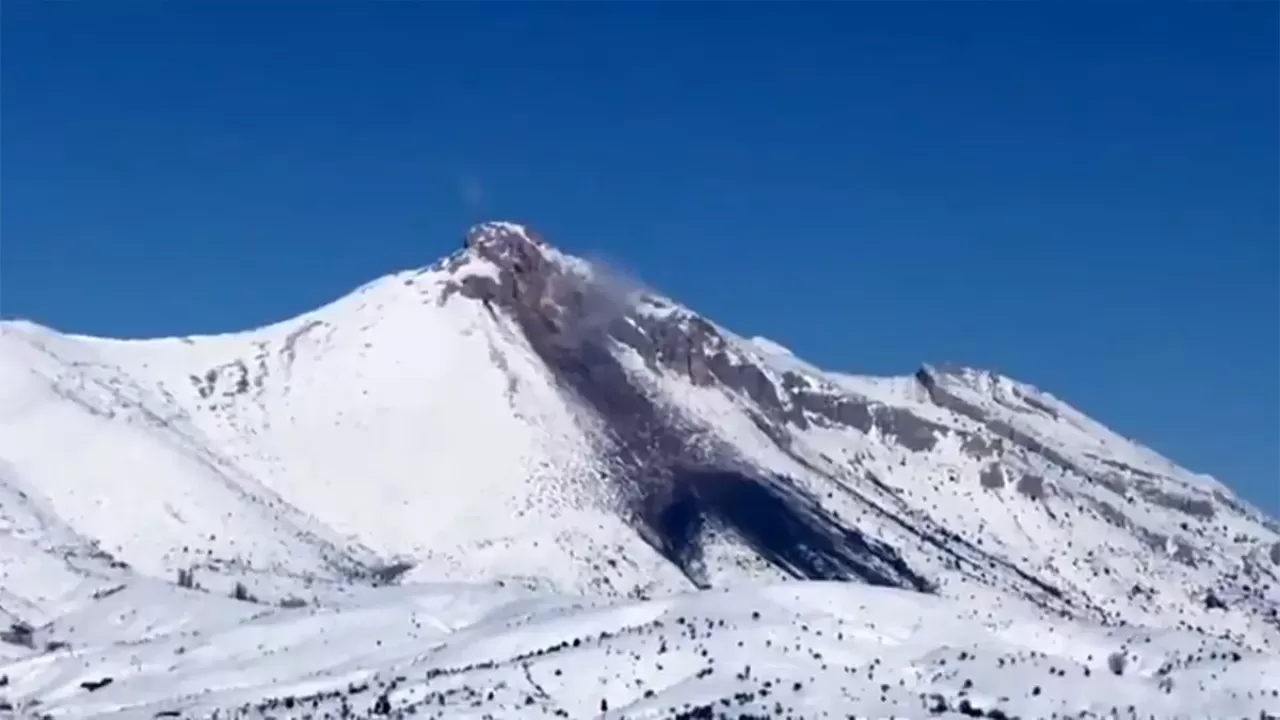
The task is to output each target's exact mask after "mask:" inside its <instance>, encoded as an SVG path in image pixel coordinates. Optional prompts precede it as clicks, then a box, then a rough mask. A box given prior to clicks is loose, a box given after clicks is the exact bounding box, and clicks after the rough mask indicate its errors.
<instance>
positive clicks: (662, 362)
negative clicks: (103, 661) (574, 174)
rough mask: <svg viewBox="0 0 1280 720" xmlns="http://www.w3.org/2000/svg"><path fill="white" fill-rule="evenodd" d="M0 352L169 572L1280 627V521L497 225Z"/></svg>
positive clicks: (973, 382)
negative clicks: (733, 328)
mask: <svg viewBox="0 0 1280 720" xmlns="http://www.w3.org/2000/svg"><path fill="white" fill-rule="evenodd" d="M0 363H2V364H0V369H3V372H4V375H3V376H2V377H0V387H3V388H5V390H4V392H5V395H3V396H2V397H0V458H3V459H4V460H5V461H6V462H7V463H8V467H10V468H12V471H11V472H10V473H7V474H6V476H5V478H10V477H12V478H13V481H12V482H13V483H17V482H19V481H21V482H22V483H23V484H24V486H28V487H31V488H34V489H36V490H38V492H39V493H40V495H41V496H42V497H43V498H45V501H46V502H47V504H48V506H49V507H50V508H52V510H51V512H53V513H54V514H56V517H58V518H60V519H61V521H63V522H65V523H66V525H67V526H68V527H69V528H72V529H74V532H75V533H77V534H78V536H82V537H84V538H88V540H87V542H90V543H92V542H94V541H97V542H98V543H100V545H101V547H102V549H103V550H104V551H106V552H109V553H111V555H112V557H113V558H114V559H116V560H117V562H125V563H129V564H131V565H133V566H135V567H137V568H139V569H140V570H142V571H144V572H146V573H149V574H152V575H155V576H158V577H166V578H167V577H172V576H174V574H175V573H176V571H177V570H178V569H180V568H187V567H192V566H195V567H197V568H198V575H199V576H200V577H208V578H210V579H209V580H208V582H209V583H213V584H216V583H217V582H219V580H218V578H224V577H226V578H232V577H234V578H236V579H241V580H245V579H247V580H248V581H250V582H251V584H252V586H253V590H254V592H255V593H257V594H259V595H262V596H264V597H282V596H283V595H285V594H297V593H305V592H307V591H308V590H307V588H306V585H307V584H308V583H310V584H312V585H314V584H315V583H321V584H323V583H332V582H337V581H346V580H348V579H355V580H360V579H369V580H371V581H372V580H377V579H379V578H381V579H386V578H388V577H390V576H391V575H394V574H397V573H400V572H401V571H407V572H406V573H405V574H404V575H403V577H402V580H407V581H412V580H416V579H423V580H431V581H440V580H466V581H477V580H478V581H492V580H499V581H504V582H518V583H522V584H526V585H531V586H541V587H546V588H550V589H555V590H559V591H567V592H589V593H603V594H613V595H631V596H637V597H640V596H649V595H654V594H659V593H669V592H672V591H680V590H685V589H689V588H692V587H707V586H713V587H714V586H730V585H735V584H741V583H744V582H749V581H753V580H757V579H762V578H771V579H781V578H809V579H838V580H853V581H857V582H860V583H866V584H873V585H883V586H889V587H895V588H906V589H911V590H917V591H922V592H925V593H933V594H940V595H944V596H948V597H951V598H955V599H959V600H962V601H966V602H972V603H975V604H976V605H977V606H979V607H981V608H983V612H986V613H990V614H992V615H993V616H999V615H1000V614H1002V613H1005V612H1017V613H1020V612H1028V611H1030V610H1033V609H1034V610H1038V611H1045V612H1049V613H1052V614H1055V615H1061V616H1064V617H1069V618H1074V619H1080V620H1088V621H1093V622H1098V623H1102V624H1105V625H1122V624H1139V625H1147V626H1153V627H1180V628H1184V629H1188V630H1191V631H1196V630H1197V629H1198V630H1199V631H1202V632H1207V633H1212V634H1225V635H1227V636H1229V637H1231V638H1234V639H1235V641H1238V642H1241V643H1244V644H1246V645H1248V646H1256V647H1260V648H1261V647H1265V646H1268V645H1270V644H1272V643H1276V642H1277V641H1278V640H1280V631H1277V622H1278V621H1277V618H1276V615H1275V608H1276V606H1277V603H1280V589H1278V586H1280V583H1278V582H1277V574H1278V573H1280V545H1277V543H1278V542H1280V535H1278V534H1277V528H1276V525H1275V524H1274V523H1273V522H1272V521H1270V520H1268V519H1267V518H1265V517H1263V516H1261V515H1260V514H1259V513H1258V512H1257V511H1256V510H1254V509H1252V508H1250V507H1248V506H1247V505H1246V504H1244V503H1242V502H1241V501H1239V500H1238V499H1237V498H1235V496H1234V495H1232V494H1231V492H1230V491H1229V490H1228V489H1227V488H1225V487H1224V486H1222V485H1220V484H1219V483H1217V482H1215V481H1213V480H1212V479H1209V478H1206V477H1204V476H1200V475H1196V474H1193V473H1190V472H1188V471H1185V470H1183V469H1181V468H1179V467H1178V466H1176V465H1175V464H1173V463H1172V462H1170V461H1168V460H1166V459H1164V458H1161V457H1159V456H1158V455H1156V454H1155V453H1152V452H1150V451H1149V450H1146V449H1145V448H1142V447H1141V446H1139V445H1137V444H1135V443H1133V442H1131V441H1129V440H1126V439H1124V438H1121V437H1118V436H1117V435H1115V434H1113V433H1111V432H1109V431H1108V430H1106V429H1105V428H1103V427H1101V426H1100V425H1098V424H1097V423H1095V422H1093V421H1091V420H1089V419H1088V418H1087V417H1085V416H1083V415H1082V414H1080V413H1079V412H1077V411H1075V410H1073V409H1071V408H1070V407H1068V406H1066V405H1065V404H1063V403H1062V402H1060V401H1058V400H1056V399H1055V398H1053V397H1051V396H1049V395H1048V394H1046V393H1042V392H1040V391H1038V390H1036V389H1034V388H1031V387H1029V386H1027V385H1024V384H1020V383H1017V382H1015V381H1013V380H1010V379H1008V378H1004V377H1000V376H996V375H993V374H991V373H986V372H982V371H977V370H971V369H944V368H933V367H925V368H922V369H921V370H920V371H919V372H917V373H916V374H915V375H912V376H905V377H900V378H866V377H857V376H850V375H842V374H835V373H829V372H824V371H822V370H819V369H817V368H814V367H812V366H810V365H808V364H806V363H804V362H803V361H801V360H799V359H797V358H795V357H794V356H792V355H791V354H790V353H789V352H787V351H786V350H785V349H783V348H780V347H779V346H777V345H776V344H774V343H771V342H768V341H765V340H762V339H746V338H743V337H739V336H737V335H734V334H733V333H731V332H729V331H728V330H726V329H724V328H721V327H719V326H717V325H715V324H714V323H712V322H710V321H708V320H707V319H705V318H702V317H700V316H698V315H697V314H696V313H694V312H692V311H691V310H689V309H688V308H684V307H682V306H680V305H678V304H676V303H674V302H672V301H670V300H669V299H666V298H663V297H660V296H658V295H656V294H653V293H651V292H647V291H644V290H643V289H640V288H635V287H631V286H628V285H627V284H625V283H621V282H619V281H617V280H616V279H614V278H611V277H609V276H608V275H607V274H606V273H604V272H602V271H601V270H600V269H599V268H596V267H592V266H591V265H589V264H587V263H584V262H582V261H580V260H577V259H575V258H572V257H569V256H566V255H564V254H562V253H560V252H558V251H556V250H555V249H553V248H551V247H549V246H548V245H546V244H545V243H544V242H543V241H542V240H541V239H539V238H538V237H537V236H536V235H534V234H533V233H531V232H530V231H528V230H527V229H525V228H523V227H521V226H517V225H512V224H509V223H488V224H484V225H481V226H477V227H476V228H473V229H472V230H471V231H470V232H469V233H468V235H467V237H466V241H465V243H464V247H463V248H462V249H460V250H459V251H458V252H457V253H455V254H454V255H452V256H450V257H448V258H445V259H444V260H442V261H440V262H438V263H436V264H435V265H433V266H431V267H429V268H425V269H421V270H415V271H409V272H403V273H398V274H395V275H392V276H388V277H385V278H381V279H379V280H376V281H374V282H372V283H370V284H368V285H366V286H364V287H362V288H360V289H359V290H357V291H356V292H355V293H353V294H351V295H349V296H347V297H345V298H342V299H340V300H338V301H336V302H334V303H332V304H331V305H328V306H326V307H323V308H320V309H318V310H316V311H314V312H311V313H307V314H306V315H303V316H301V317H299V318H296V319H292V320H288V321H285V322H282V323H279V324H277V325H274V326H271V327H267V328H262V329H259V330H253V331H249V332H245V333H237V334H231V335H224V336H216V337H190V338H171V339H160V340H141V341H121V340H105V339H99V338H88V337H79V336H67V335H62V334H58V333H56V332H53V331H51V330H48V329H45V328H40V327H37V326H33V325H30V324H25V323H6V324H4V325H3V327H2V328H0ZM69 443H70V445H69ZM69 447H74V449H75V451H74V452H68V448H69ZM4 482H6V483H9V482H10V480H8V479H4ZM14 487H16V485H14ZM410 568H411V569H410ZM280 577H286V578H287V577H297V578H302V580H303V581H304V582H302V583H301V584H298V583H294V584H288V583H286V584H283V585H282V584H280V583H279V582H278V579H279V578H280ZM223 582H226V581H223ZM272 593H275V595H272Z"/></svg>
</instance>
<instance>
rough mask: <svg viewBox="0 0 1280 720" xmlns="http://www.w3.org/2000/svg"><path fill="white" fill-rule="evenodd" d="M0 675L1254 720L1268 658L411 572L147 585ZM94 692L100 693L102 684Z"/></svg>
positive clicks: (179, 689) (850, 710)
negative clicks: (387, 581)
mask: <svg viewBox="0 0 1280 720" xmlns="http://www.w3.org/2000/svg"><path fill="white" fill-rule="evenodd" d="M40 640H41V642H44V643H55V642H56V643H66V644H67V646H66V647H64V648H62V649H58V650H55V651H53V652H44V653H37V652H35V651H32V653H31V654H30V655H29V656H28V657H25V658H20V659H16V660H14V661H12V662H10V663H9V664H7V665H5V666H3V668H2V669H0V676H2V677H4V678H5V680H4V682H6V683H7V684H6V686H5V688H4V690H5V691H6V692H7V697H8V702H9V703H10V704H11V706H12V709H13V711H15V712H17V713H18V714H19V715H22V716H24V717H25V716H32V717H36V716H51V717H56V718H72V717H76V718H96V717H120V718H152V717H165V716H182V717H215V716H216V717H221V718H238V717H255V718H256V717H274V718H304V717H311V718H323V717H353V718H371V717H386V716H392V717H408V716H418V717H440V718H481V717H489V718H538V717H568V718H655V719H656V718H662V719H666V718H815V719H816V718H828V717H830V718H845V717H851V716H852V717H875V718H879V717H891V716H892V717H943V718H945V717H989V718H1008V717H1022V718H1049V717H1153V716H1154V717H1160V718H1196V719H1201V720H1202V719H1205V718H1241V717H1244V718H1258V717H1266V716H1267V713H1268V712H1274V711H1275V710H1276V709H1277V708H1280V658H1277V657H1276V656H1275V655H1264V654H1258V653H1253V652H1242V651H1241V650H1239V649H1238V648H1236V647H1234V646H1233V645H1231V644H1230V643H1227V642H1222V641H1217V640H1213V639H1211V638H1207V637H1205V636H1203V635H1196V634H1192V633H1186V632H1177V631H1138V630H1128V631H1123V632H1122V631H1107V630H1102V629H1100V628H1097V627H1092V626H1088V625H1081V624H1074V623H1068V622H1048V621H1046V620H1044V619H1043V618H1039V617H1035V616H1032V615H1026V616H1012V615H1011V616H1009V617H1005V618H1002V619H1000V620H998V621H992V620H987V619H984V618H983V617H982V616H981V613H980V612H978V611H977V609H976V608H966V607H965V606H964V605H963V604H961V603H957V602H952V601H946V600H940V599H937V598H932V597H928V596H925V595H921V594H917V593H909V592H906V591H901V590H891V589H884V588H869V587H866V586H859V585H854V584H850V583H828V582H802V583H788V584H782V585H771V586H762V587H759V588H740V589H735V590H708V591H703V592H694V593H689V594H682V595H677V596H672V597H668V598H665V599H662V600H648V601H607V600H603V599H585V598H572V597H563V596H554V595H545V594H537V593H530V592H526V591H512V590H506V589H500V588H494V587H483V586H471V587H467V586H431V585H421V586H405V587H399V588H387V589H384V590H381V591H371V592H368V593H364V594H361V595H359V596H356V597H350V598H346V599H344V600H341V601H332V602H329V603H325V605H324V606H323V607H313V606H307V607H298V608H291V609H281V608H270V607H263V606H259V605H255V604H252V603H248V602H238V601H235V600H232V599H229V598H222V597H219V596H210V595H204V594H201V593H198V592H192V591H185V590H181V589H177V588H172V587H167V586H163V585H158V584H154V583H150V584H149V583H139V584H135V585H130V586H127V587H123V588H122V589H120V590H118V591H117V592H114V593H111V594H108V595H106V596H105V597H102V598H101V599H97V600H90V601H87V602H85V603H83V604H80V605H79V606H77V607H75V608H74V609H70V610H69V611H68V612H67V614H66V615H64V616H63V617H60V618H59V619H58V620H57V621H55V622H54V623H53V624H52V625H50V626H48V627H47V628H45V629H42V630H41V638H40ZM95 688H96V689H95Z"/></svg>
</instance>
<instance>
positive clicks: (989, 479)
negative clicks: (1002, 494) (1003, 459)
mask: <svg viewBox="0 0 1280 720" xmlns="http://www.w3.org/2000/svg"><path fill="white" fill-rule="evenodd" d="M978 481H979V482H980V483H982V487H984V488H987V489H989V490H999V489H1000V488H1002V487H1004V470H1003V469H1002V468H1001V467H1000V466H999V465H997V464H995V463H991V464H990V465H987V466H985V467H983V468H982V472H981V473H979V475H978Z"/></svg>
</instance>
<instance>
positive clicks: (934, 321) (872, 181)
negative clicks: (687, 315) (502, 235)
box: [0, 2, 1280, 511]
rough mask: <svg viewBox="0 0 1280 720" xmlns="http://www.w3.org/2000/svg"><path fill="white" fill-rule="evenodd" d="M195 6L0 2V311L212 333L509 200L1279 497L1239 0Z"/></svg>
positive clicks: (725, 312)
mask: <svg viewBox="0 0 1280 720" xmlns="http://www.w3.org/2000/svg"><path fill="white" fill-rule="evenodd" d="M107 5H110V6H109V7H107ZM227 5H229V6H224V7H221V8H217V7H215V6H214V5H212V4H206V5H195V4H188V3H163V4H162V3H128V4H121V3H114V4H106V3H48V4H45V3H41V4H38V5H37V4H34V3H7V4H6V6H5V16H4V23H3V29H2V32H3V42H2V44H0V51H2V52H3V62H2V63H0V73H2V78H0V80H2V81H3V84H2V85H0V87H2V88H3V93H2V94H0V101H2V102H3V112H2V122H3V135H2V146H0V151H2V156H0V157H2V160H3V162H2V164H0V170H2V175H0V179H2V181H3V190H4V200H5V203H4V208H3V210H4V212H3V216H2V220H3V248H2V254H0V268H2V273H3V274H2V276H0V312H2V313H3V314H4V315H6V316H9V317H13V316H21V317H27V318H30V319H34V320H36V321H39V322H42V323H46V324H49V325H52V326H55V327H57V328H60V329H64V330H70V331H77V332H86V333H95V334H108V335H118V336H147V335H156V334H188V333H196V332H212V331H222V330H232V329H239V328H244V327H248V326H253V325H258V324H262V323H265V322H269V321H274V320H278V319H282V318H285V317H287V316H290V315H292V314H294V313H297V312H300V311H303V310H306V309H309V308H311V307H313V306H315V305H318V304H320V303H322V302H325V301H328V300H331V299H333V298H335V297H337V296H339V295H341V294H343V293H345V292H346V291H348V290H350V289H352V288H354V287H355V286H357V285H359V284H361V283H363V282H365V281H367V280H369V279H372V278H373V277H375V276H377V275H379V274H382V273H386V272H389V271H394V270H398V269H404V268H409V267H416V266H420V265H425V264H428V263H430V262H431V261H433V260H434V259H436V258H437V257H438V256H440V255H442V254H444V253H446V252H449V251H451V250H453V249H454V248H455V247H456V246H457V243H458V241H459V238H460V236H461V233H462V231H463V229H464V228H465V226H466V225H467V224H469V223H470V222H472V221H475V220H479V219H484V218H504V219H517V220H522V221H526V222H528V223H530V224H532V225H534V226H535V227H537V228H538V229H540V230H542V231H543V233H544V234H545V235H547V236H548V237H549V238H550V239H551V240H552V241H553V242H554V243H555V244H558V245H560V246H562V247H564V248H566V249H568V250H571V251H575V252H579V253H585V254H590V255H596V256H602V257H605V258H608V259H610V260H611V261H612V262H614V263H615V264H617V265H620V266H622V267H624V268H626V269H628V270H630V271H631V272H633V273H635V274H637V275H638V276H640V277H641V278H643V279H644V280H646V281H648V282H649V283H650V284H652V285H654V286H656V287H657V288H659V289H660V290H662V291H665V292H666V293H668V294H671V295H673V296H675V297H677V298H679V299H681V300H682V301H684V302H686V303H688V304H690V305H692V306H693V307H695V308H697V309H699V310H701V311H703V312H705V313H707V314H708V315H710V316H711V317H713V318H715V319H717V320H718V321H720V322H722V323H724V324H726V325H728V326H730V327H732V328H734V329H736V330H738V331H740V332H743V333H747V334H762V335H765V336H768V337H771V338H773V339H775V340H778V341H780V342H783V343H784V344H787V345H789V346H790V347H792V348H793V349H794V350H795V351H796V352H797V353H799V354H801V355H803V356H805V357H808V358H810V359H812V360H814V361H816V362H818V363H820V364H823V365H825V366H829V367H832V368H838V369H845V370H851V371H863V372H886V373H903V372H910V371H912V370H913V369H914V368H915V367H917V366H918V364H919V363H921V362H925V361H934V362H940V361H953V362H961V363H967V364H973V365H978V366H983V367H989V368H994V369H998V370H1000V371H1003V372H1006V373H1009V374H1011V375H1013V376H1015V377H1018V378H1019V379H1023V380H1026V381H1028V382H1031V383H1034V384H1037V385H1040V386H1042V387H1044V388H1046V389H1048V390H1050V391H1052V392H1054V393H1055V394H1058V395H1059V396H1061V397H1063V398H1064V399H1066V400H1068V401H1069V402H1072V403H1073V404H1075V405H1077V406H1078V407H1080V408H1082V409H1083V410H1085V411H1086V412H1088V413H1090V414H1092V415H1094V416H1095V417H1097V418H1099V419H1101V420H1102V421H1104V422H1106V423H1108V424H1111V425H1112V426H1113V427H1115V428H1116V429H1117V430H1119V431H1121V432H1123V433H1125V434H1128V435H1131V436H1135V437H1139V438H1141V439H1143V440H1145V441H1146V442H1148V443H1149V444H1151V445H1152V446H1153V447H1155V448H1156V449H1158V450H1160V451H1163V452H1165V453H1166V454H1169V455H1171V456H1172V457H1174V458H1175V459H1177V460H1179V461H1181V462H1183V463H1184V464H1186V465H1188V466H1190V467H1192V468H1194V469H1197V470H1201V471H1206V472H1211V473H1213V474H1215V475H1217V476H1219V477H1221V478H1223V479H1224V480H1225V481H1226V482H1228V483H1230V484H1233V485H1234V486H1236V487H1238V488H1239V489H1240V490H1241V492H1242V493H1244V494H1245V495H1246V496H1247V497H1248V498H1250V499H1252V500H1253V501H1254V502H1257V503H1260V504H1262V505H1263V506H1265V507H1267V508H1268V509H1270V510H1272V511H1276V510H1280V486H1278V485H1280V448H1278V444H1280V315H1278V308H1280V278H1278V274H1280V247H1278V246H1280V240H1278V232H1280V228H1278V223H1280V206H1278V203H1280V180H1278V177H1277V174H1278V168H1277V163H1278V161H1280V143H1278V140H1277V130H1276V128H1277V126H1280V100H1278V98H1277V75H1276V73H1277V67H1278V63H1280V53H1278V50H1277V40H1276V32H1275V28H1276V26H1277V22H1278V21H1280V18H1278V17H1277V15H1278V11H1277V8H1278V7H1280V6H1277V5H1276V4H1275V3H1261V2H1259V3H1195V4H1162V5H1160V6H1159V8H1158V9H1157V8H1156V7H1155V6H1153V5H1146V4H1130V3H1124V4H1116V5H1118V6H1117V7H1108V6H1105V5H1103V4H1087V5H1085V4H1081V5H1074V6H1073V5H1070V4H1066V3H1055V4H1050V3H805V4H780V3H779V4H766V3H714V4H713V3H700V4H682V3H602V4H587V3H572V4H551V3H529V4H525V3H500V4H472V3H417V4H409V3H361V4H356V3H347V4H340V3H324V4H321V5H322V6H321V7H312V8H310V9H308V10H306V11H303V10H301V9H300V6H299V5H297V4H293V3H282V4H276V5H269V6H262V5H251V4H247V3H246V4H234V5H232V4H227Z"/></svg>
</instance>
